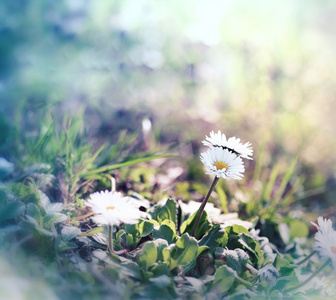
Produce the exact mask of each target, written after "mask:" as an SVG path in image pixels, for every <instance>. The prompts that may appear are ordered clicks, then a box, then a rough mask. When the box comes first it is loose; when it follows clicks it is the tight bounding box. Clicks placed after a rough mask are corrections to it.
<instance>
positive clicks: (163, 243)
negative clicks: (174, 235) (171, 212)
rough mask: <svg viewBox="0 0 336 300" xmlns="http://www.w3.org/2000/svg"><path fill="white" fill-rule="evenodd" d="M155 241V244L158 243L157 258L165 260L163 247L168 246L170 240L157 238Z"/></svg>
mask: <svg viewBox="0 0 336 300" xmlns="http://www.w3.org/2000/svg"><path fill="white" fill-rule="evenodd" d="M153 242H154V244H155V245H156V248H157V260H158V261H160V260H163V255H162V251H163V249H165V248H167V247H168V242H167V241H166V240H164V239H161V238H159V239H156V240H154V241H153Z"/></svg>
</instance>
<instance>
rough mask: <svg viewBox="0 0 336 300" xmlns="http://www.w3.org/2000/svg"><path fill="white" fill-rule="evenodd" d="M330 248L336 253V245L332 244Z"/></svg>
mask: <svg viewBox="0 0 336 300" xmlns="http://www.w3.org/2000/svg"><path fill="white" fill-rule="evenodd" d="M330 250H331V252H332V253H334V254H336V247H335V246H331V247H330Z"/></svg>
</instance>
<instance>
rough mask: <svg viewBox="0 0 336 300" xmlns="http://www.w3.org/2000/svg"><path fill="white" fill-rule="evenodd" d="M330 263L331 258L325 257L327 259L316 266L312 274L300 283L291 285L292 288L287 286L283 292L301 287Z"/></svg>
mask: <svg viewBox="0 0 336 300" xmlns="http://www.w3.org/2000/svg"><path fill="white" fill-rule="evenodd" d="M330 263H331V260H330V258H329V259H327V261H326V262H325V263H324V264H323V265H322V266H321V267H320V268H318V269H317V270H316V271H315V272H314V273H313V274H312V275H310V276H309V277H308V278H307V279H306V280H305V281H303V282H301V283H300V284H298V285H296V286H294V287H292V288H289V289H287V290H284V292H287V293H288V292H292V291H295V290H297V289H299V288H301V287H303V286H304V285H305V284H307V283H308V282H309V281H311V280H312V279H313V278H314V277H315V276H316V275H317V274H318V273H320V272H321V271H322V270H323V269H324V268H325V267H326V266H328V265H330Z"/></svg>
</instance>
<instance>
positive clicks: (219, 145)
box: [192, 131, 253, 236]
mask: <svg viewBox="0 0 336 300" xmlns="http://www.w3.org/2000/svg"><path fill="white" fill-rule="evenodd" d="M203 144H204V145H206V146H210V148H211V149H209V150H208V151H207V152H203V153H201V156H200V158H201V161H202V163H203V164H204V165H205V167H206V168H207V169H208V172H206V174H214V175H215V178H214V180H213V182H212V184H211V186H210V189H209V191H208V193H207V194H206V196H205V197H204V199H203V201H202V203H201V206H200V208H199V209H198V213H197V215H196V219H195V223H194V227H193V231H192V235H193V236H195V233H196V230H197V226H198V223H199V221H200V219H201V216H202V214H203V211H204V208H205V205H206V203H207V202H208V200H209V198H210V195H211V193H212V192H213V190H214V189H215V187H216V184H217V182H218V181H219V179H220V178H221V177H222V178H224V179H230V178H232V179H238V180H240V179H242V177H243V176H244V175H243V173H244V171H245V168H244V164H243V161H242V159H241V158H242V157H243V158H248V159H252V158H251V157H250V156H251V155H252V153H253V151H252V148H251V147H250V145H251V144H250V143H246V144H244V145H243V144H241V143H240V139H236V138H235V137H232V138H229V139H228V140H227V139H226V136H225V135H224V134H221V132H220V131H218V133H217V134H215V133H214V132H213V131H212V132H211V133H210V137H206V139H205V140H204V141H203Z"/></svg>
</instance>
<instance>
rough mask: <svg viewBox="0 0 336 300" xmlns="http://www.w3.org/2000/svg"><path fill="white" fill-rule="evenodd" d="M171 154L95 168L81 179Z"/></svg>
mask: <svg viewBox="0 0 336 300" xmlns="http://www.w3.org/2000/svg"><path fill="white" fill-rule="evenodd" d="M171 156H172V155H171V154H163V155H154V156H149V157H142V158H136V159H131V160H128V161H125V162H122V163H118V164H114V165H108V166H104V167H100V168H97V169H96V170H92V171H89V172H87V173H86V174H84V175H83V177H85V178H87V176H90V175H94V174H99V173H105V172H109V171H112V170H115V169H120V168H123V167H129V166H132V165H135V164H139V163H142V162H148V161H151V160H154V159H159V158H166V157H171Z"/></svg>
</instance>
